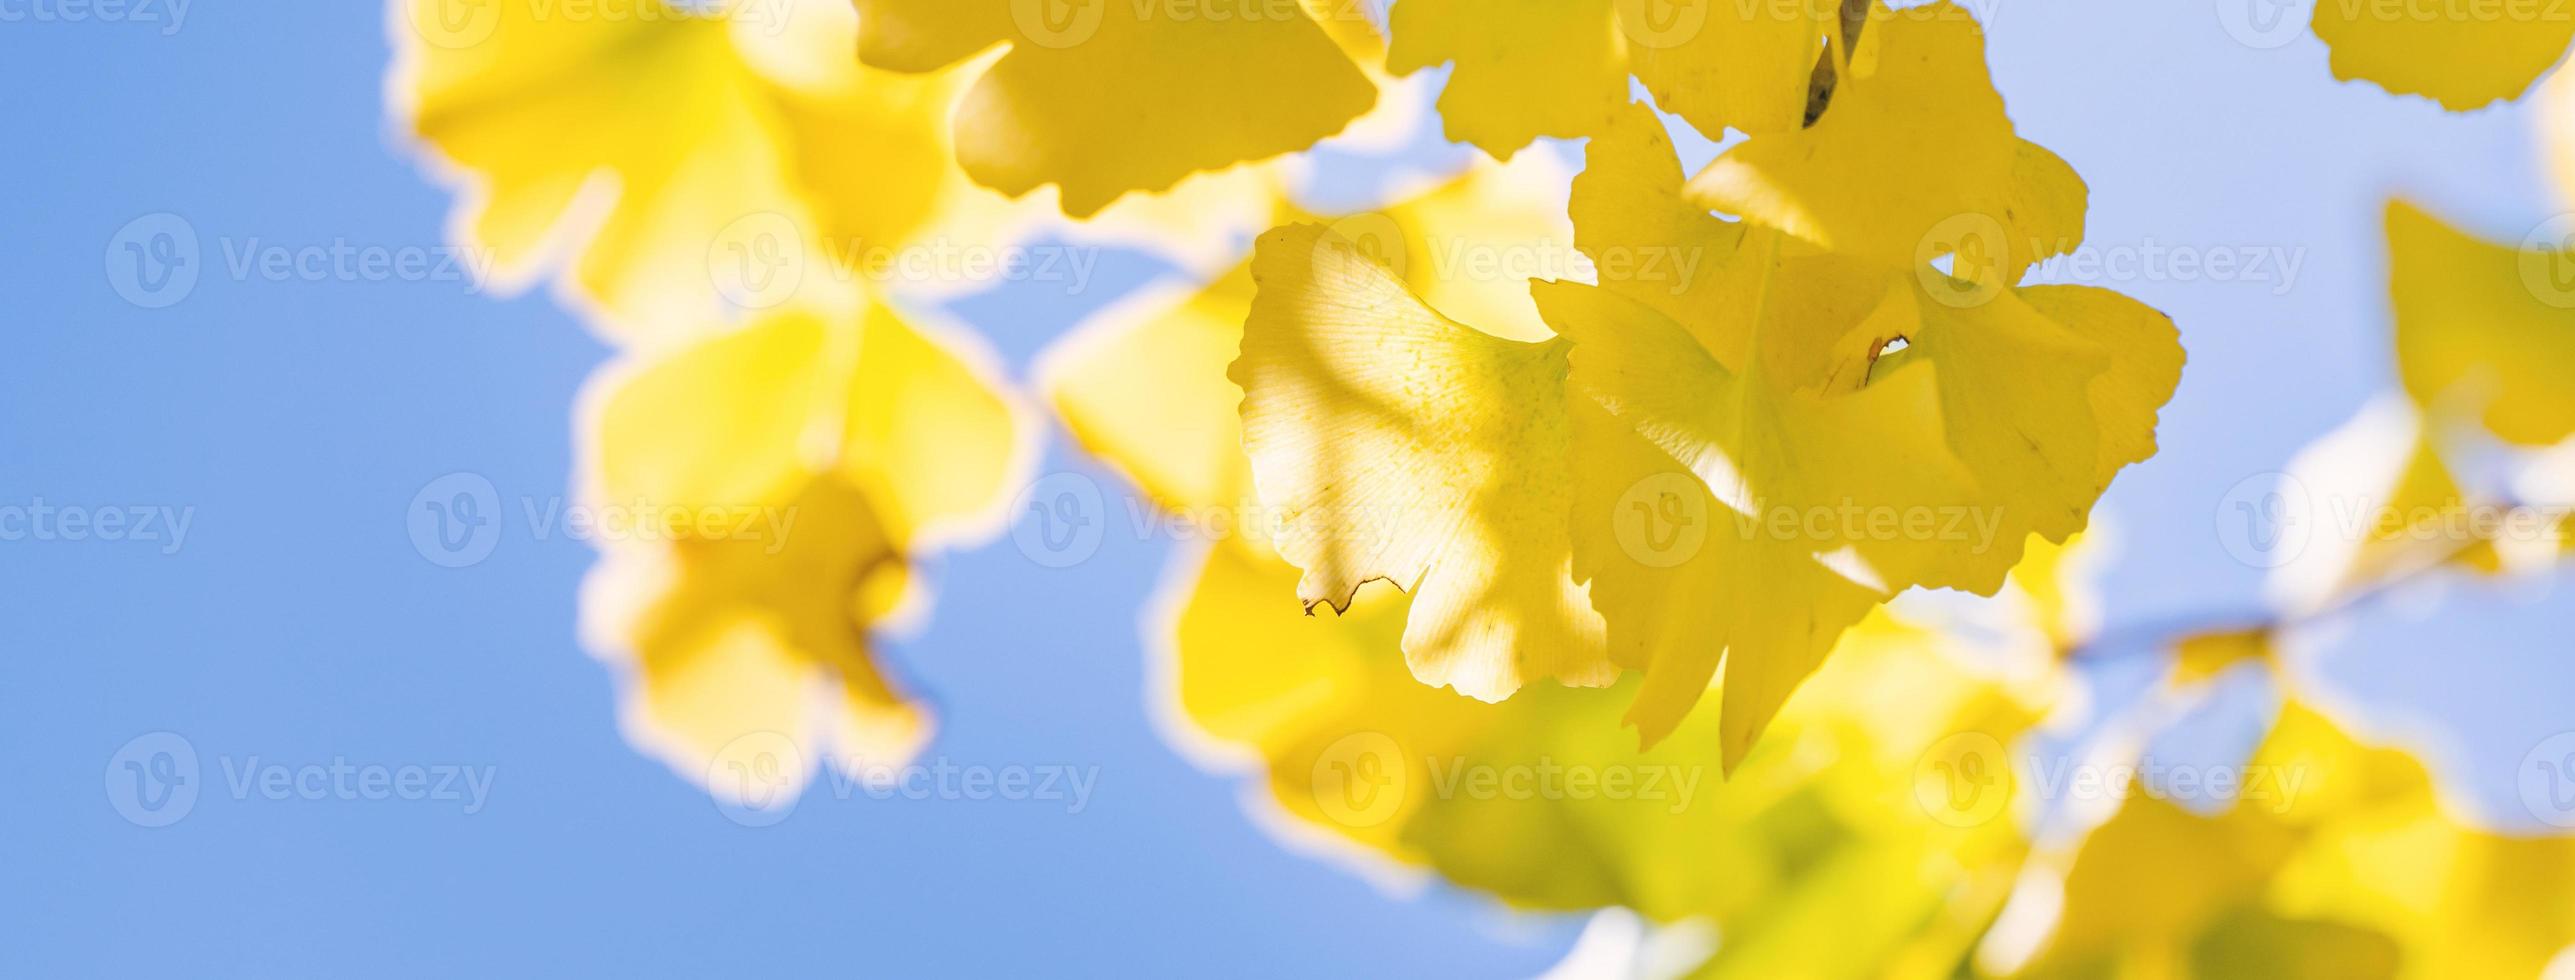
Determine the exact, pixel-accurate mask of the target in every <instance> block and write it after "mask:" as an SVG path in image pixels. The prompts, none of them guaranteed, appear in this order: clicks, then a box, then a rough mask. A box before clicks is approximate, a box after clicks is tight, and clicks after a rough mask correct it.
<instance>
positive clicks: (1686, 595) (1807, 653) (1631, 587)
mask: <svg viewBox="0 0 2575 980" xmlns="http://www.w3.org/2000/svg"><path fill="white" fill-rule="evenodd" d="M1538 296H1539V305H1540V307H1541V309H1543V310H1544V311H1545V312H1546V315H1547V317H1548V322H1549V323H1552V324H1554V325H1555V326H1556V328H1557V330H1558V331H1559V332H1561V333H1562V334H1563V335H1564V336H1565V338H1566V339H1568V340H1571V341H1572V342H1573V344H1574V347H1573V355H1572V361H1573V371H1572V374H1573V386H1574V390H1575V392H1576V393H1577V394H1578V395H1579V398H1580V401H1579V402H1578V404H1577V405H1576V407H1575V408H1574V409H1573V420H1574V444H1573V447H1572V452H1573V454H1574V456H1573V458H1574V463H1573V465H1572V471H1573V474H1574V476H1573V479H1574V490H1573V494H1572V499H1573V507H1574V517H1573V527H1574V530H1575V532H1576V533H1575V534H1574V537H1573V548H1574V564H1575V571H1576V574H1577V576H1578V577H1580V578H1583V579H1586V580H1589V581H1590V582H1591V586H1592V597H1593V602H1594V604H1595V605H1596V606H1597V607H1598V608H1599V609H1600V610H1601V612H1602V614H1603V617H1604V618H1605V619H1606V620H1607V623H1608V629H1609V644H1610V655H1611V657H1612V658H1613V659H1614V660H1616V661H1617V662H1619V663H1621V664H1624V665H1627V666H1630V667H1637V668H1641V669H1643V670H1644V671H1645V672H1646V682H1645V686H1644V689H1643V691H1642V693H1641V695H1640V696H1639V699H1638V701H1637V704H1636V707H1635V709H1634V710H1633V712H1632V713H1631V716H1630V717H1631V720H1632V721H1633V722H1634V723H1635V724H1636V725H1637V727H1638V730H1639V731H1640V732H1641V733H1642V735H1643V737H1644V739H1645V741H1646V743H1647V744H1649V745H1650V744H1653V743H1654V742H1656V741H1659V740H1661V739H1662V738H1663V737H1664V736H1665V735H1667V734H1669V733H1670V732H1671V730H1672V729H1673V727H1674V726H1676V725H1678V724H1679V722H1680V719H1681V717H1682V716H1683V715H1685V714H1687V713H1688V712H1689V710H1690V708H1691V706H1692V705H1694V704H1695V703H1696V702H1697V701H1698V699H1699V696H1700V694H1701V692H1703V691H1704V690H1705V689H1706V688H1707V686H1708V683H1709V680H1710V678H1711V677H1712V676H1713V675H1714V674H1715V672H1716V669H1717V666H1718V662H1719V658H1720V656H1721V655H1722V656H1723V657H1724V662H1725V665H1726V667H1725V671H1726V673H1725V705H1724V711H1723V714H1724V719H1725V720H1724V724H1723V727H1722V736H1723V740H1724V743H1725V758H1726V761H1727V764H1728V765H1729V766H1732V765H1733V764H1735V763H1736V762H1738V761H1740V760H1741V759H1742V757H1743V755H1744V753H1745V752H1747V751H1748V750H1749V749H1750V748H1751V745H1752V741H1753V739H1754V738H1756V737H1758V736H1759V734H1760V732H1761V729H1762V728H1763V726H1765V725H1767V724H1768V723H1769V721H1770V718H1771V716H1772V715H1774V714H1776V713H1777V712H1778V710H1779V707H1780V705H1781V704H1783V703H1784V702H1786V700H1787V698H1788V694H1789V692H1790V691H1792V690H1794V689H1795V688H1796V686H1797V684H1798V683H1799V682H1800V681H1803V680H1804V679H1805V678H1806V676H1807V675H1808V674H1810V673H1812V672H1813V671H1814V669H1815V667H1816V666H1817V665H1818V664H1819V663H1820V662H1821V660H1822V658H1823V656H1824V654H1825V652H1826V651H1827V650H1829V649H1831V647H1832V645H1833V642H1834V640H1835V639H1836V638H1837V637H1838V636H1840V634H1841V632H1842V630H1844V629H1846V628H1848V627H1849V626H1851V625H1852V624H1853V623H1856V622H1858V621H1859V620H1860V618H1861V617H1863V616H1865V615H1866V614H1867V613H1868V610H1869V609H1870V607H1872V606H1874V605H1875V604H1876V603H1878V602H1880V601H1882V600H1884V599H1885V598H1886V597H1887V596H1889V595H1891V594H1893V593H1894V592H1895V591H1897V590H1900V589H1902V588H1904V587H1906V586H1908V585H1910V584H1912V583H1913V582H1914V581H1915V580H1916V576H1918V575H1920V574H1921V573H1922V571H1923V570H1924V568H1925V567H1926V566H1927V565H1929V564H1931V563H1933V562H1936V561H1938V560H1939V556H1940V555H1941V554H1942V553H1944V552H1951V551H1959V550H1963V549H1965V548H1967V547H1969V546H1970V545H1971V544H1972V543H1973V542H1969V541H1946V540H1943V536H1942V535H1940V534H1938V533H1936V532H1937V531H1938V530H1939V529H1938V528H1937V527H1936V526H1930V527H1926V525H1934V524H1936V518H1934V516H1933V515H1934V514H1935V513H1936V512H1937V511H1938V510H1940V509H1941V508H1943V507H1955V506H1959V502H1960V501H1964V500H1966V499H1968V498H1969V494H1970V492H1971V490H1972V488H1973V478H1972V477H1971V476H1970V475H1969V474H1968V473H1967V472H1966V471H1965V470H1964V469H1963V468H1962V467H1960V466H1959V464H1958V463H1957V461H1956V460H1955V458H1953V457H1952V456H1950V455H1949V452H1948V450H1947V448H1946V445H1945V443H1944V437H1943V434H1942V428H1941V411H1942V409H1941V406H1940V404H1939V400H1938V398H1939V392H1938V385H1937V383H1936V382H1935V380H1934V370H1933V369H1932V368H1929V367H1924V368H1920V369H1916V370H1912V371H1907V372H1903V374H1902V375H1901V377H1900V378H1897V379H1891V380H1888V381H1886V382H1883V383H1879V384H1873V385H1871V386H1869V387H1867V388H1865V389H1862V390H1859V391H1855V392H1850V393H1847V394H1837V395H1829V396H1828V395H1819V394H1815V393H1811V392H1798V391H1793V390H1788V389H1785V388H1784V387H1782V386H1779V385H1777V384H1776V383H1774V382H1773V381H1772V379H1771V377H1770V376H1768V375H1767V374H1766V373H1764V372H1763V371H1762V369H1760V368H1759V367H1758V366H1756V368H1755V369H1754V370H1753V371H1751V372H1749V373H1745V374H1736V373H1734V372H1730V371H1728V370H1727V369H1726V368H1725V367H1724V366H1723V365H1720V364H1719V363H1717V361H1716V360H1715V359H1714V358H1713V357H1712V356H1710V355H1709V354H1708V353H1707V352H1706V351H1705V350H1703V349H1702V348H1700V347H1699V345H1698V344H1697V343H1696V342H1695V341H1694V340H1693V338H1692V337H1691V335H1690V334H1689V333H1688V332H1686V331H1685V330H1684V329H1683V328H1682V327H1681V326H1680V325H1679V324H1676V323H1673V322H1672V321H1671V320H1669V319H1668V318H1665V317H1663V316H1661V315H1659V314H1657V313H1655V312H1654V311H1653V310H1652V309H1651V308H1649V307H1646V306H1644V305H1643V304H1639V303H1635V302H1632V301H1629V300H1626V299H1625V298H1624V297H1621V296H1619V295H1618V294H1616V293H1613V292H1611V291H1609V290H1606V289H1603V288H1597V287H1588V286H1582V285H1578V284H1551V285H1545V286H1541V287H1539V292H1538ZM1756 364H1758V361H1757V360H1756ZM1908 513H1910V522H1911V524H1912V527H1911V528H1910V529H1908V528H1907V527H1906V524H1907V522H1908V516H1907V515H1908Z"/></svg>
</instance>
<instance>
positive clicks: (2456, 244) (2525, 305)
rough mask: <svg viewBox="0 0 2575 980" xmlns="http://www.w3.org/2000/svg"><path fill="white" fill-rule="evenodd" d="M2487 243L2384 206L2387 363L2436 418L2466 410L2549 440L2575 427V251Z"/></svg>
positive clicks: (2555, 241)
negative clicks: (2390, 341) (2391, 350)
mask: <svg viewBox="0 0 2575 980" xmlns="http://www.w3.org/2000/svg"><path fill="white" fill-rule="evenodd" d="M2570 236H2575V231H2570V232H2569V233H2568V234H2566V235H2560V236H2559V237H2554V238H2544V239H2543V238H2537V237H2536V236H2534V240H2533V241H2531V242H2529V243H2526V244H2524V245H2523V246H2522V247H2520V248H2517V249H2516V248H2514V247H2512V246H2509V245H2504V244H2499V243H2494V242H2487V241H2484V240H2482V239H2479V238H2476V237H2474V236H2471V235H2468V234H2466V233H2464V232H2461V231H2459V230H2458V229H2456V228H2452V227H2451V226H2449V225H2448V224H2445V223H2443V222H2442V221H2441V220H2440V219H2439V218H2435V217H2433V216H2432V215H2430V214H2427V213H2425V212H2423V211H2422V210H2421V209H2418V208H2416V207H2414V206H2413V205H2410V204H2407V203H2405V202H2402V201H2391V202H2389V203H2388V206H2387V248H2388V278H2389V279H2390V280H2392V285H2391V287H2390V288H2391V291H2392V293H2393V305H2394V312H2395V316H2396V361H2397V370H2398V373H2399V374H2400V375H2401V376H2402V377H2403V378H2404V380H2405V390H2406V392H2407V393H2409V394H2411V395H2413V396H2414V400H2415V402H2416V403H2417V404H2419V405H2421V406H2423V408H2424V409H2425V411H2427V412H2429V413H2431V414H2432V415H2433V416H2434V417H2435V418H2440V417H2446V416H2448V415H2450V414H2452V413H2465V414H2469V415H2473V416H2474V417H2475V418H2477V419H2478V420H2480V421H2482V422H2483V423H2484V424H2485V427H2486V428H2487V429H2488V430H2490V431H2492V432H2493V433H2494V434H2495V435H2496V436H2498V437H2501V438H2502V439H2504V440H2505V441H2507V442H2512V443H2516V444H2519V445H2524V446H2546V445H2551V444H2554V443H2556V442H2559V441H2561V440H2563V439H2565V438H2566V437H2567V436H2568V435H2570V434H2575V386H2569V385H2568V384H2567V383H2566V379H2567V378H2568V377H2575V248H2570V247H2569V244H2568V241H2567V238H2568V237H2570Z"/></svg>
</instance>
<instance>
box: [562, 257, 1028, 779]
mask: <svg viewBox="0 0 2575 980" xmlns="http://www.w3.org/2000/svg"><path fill="white" fill-rule="evenodd" d="M593 404H594V406H595V407H594V408H593V410H592V411H591V412H590V413H589V417H588V420H587V422H586V426H587V427H588V428H589V430H590V432H591V435H590V443H591V445H590V456H591V461H590V477H589V479H588V483H587V486H586V487H585V496H586V497H587V498H588V499H589V500H591V501H594V502H595V504H596V507H597V509H598V511H599V512H600V513H603V514H611V513H614V514H623V515H627V516H628V517H630V518H631V520H630V521H629V522H628V524H627V527H628V528H629V529H630V530H631V533H628V534H623V535H619V536H615V537H612V538H608V539H606V540H603V542H602V551H603V554H602V560H601V565H600V567H599V569H597V570H596V571H595V572H594V573H593V576H592V580H591V582H590V585H589V586H588V587H587V588H586V589H585V595H584V602H583V604H584V619H585V632H586V633H588V634H589V635H590V636H591V638H592V642H593V643H594V645H596V646H599V647H601V648H603V649H606V650H613V651H621V652H627V653H631V655H632V657H633V659H634V663H635V664H636V666H637V668H638V669H637V676H636V679H635V680H636V683H637V685H638V690H637V694H636V714H635V715H634V717H633V718H632V719H631V720H632V723H633V727H634V728H635V730H636V738H637V740H638V741H639V742H641V743H643V744H645V745H647V746H649V747H651V748H653V749H654V750H656V751H658V752H661V753H663V754H664V755H666V756H667V757H668V758H669V760H670V761H671V762H672V764H673V765H674V766H675V767H676V768H678V769H679V770H680V771H682V772H683V773H686V774H689V775H691V776H693V777H704V776H706V775H707V772H706V767H707V766H709V765H713V764H717V763H720V762H723V761H726V759H727V756H726V755H725V753H726V752H728V751H730V750H729V749H728V747H729V746H734V745H736V743H738V742H740V741H741V740H743V739H747V738H753V737H755V736H756V737H760V738H767V739H783V740H786V741H785V744H786V745H788V746H791V747H793V748H794V749H795V750H796V751H797V752H799V753H802V754H803V756H804V758H805V760H806V761H811V759H813V758H814V757H816V756H817V755H818V754H819V750H820V749H824V748H831V749H836V750H838V751H839V752H840V753H841V754H842V757H843V758H844V760H849V761H860V760H863V761H867V762H898V761H900V760H901V759H902V758H904V757H906V756H908V755H909V753H910V752H911V750H912V749H913V748H914V747H916V746H917V745H918V744H919V742H920V741H921V739H922V738H924V737H925V735H926V731H927V729H926V724H927V723H926V720H925V719H924V717H923V716H922V715H921V713H920V711H919V710H918V709H917V708H916V707H914V706H913V705H911V704H910V703H909V701H908V700H907V699H906V698H905V697H904V696H903V695H902V693H901V690H900V688H899V686H898V685H897V684H896V683H895V682H893V681H892V680H891V679H889V678H888V677H886V676H885V675H884V673H883V671H882V669H881V668H880V667H879V666H878V665H877V663H876V661H875V659H874V656H873V653H872V652H871V649H870V637H871V634H872V631H874V630H877V629H879V628H882V627H885V626H887V625H889V623H890V619H891V618H892V617H895V616H896V615H897V614H898V613H899V612H900V611H902V609H903V608H904V607H906V606H907V605H908V604H910V603H912V602H913V601H914V600H915V599H916V597H915V596H914V595H913V594H912V590H911V589H910V588H909V586H910V574H909V561H910V557H911V555H913V554H914V553H916V552H918V551H919V550H921V549H922V548H923V547H924V546H925V543H927V542H929V541H931V540H933V539H936V538H942V537H949V536H955V535H957V534H961V533H964V532H967V531H970V530H981V529H985V528H988V527H990V526H991V525H992V523H993V521H994V520H995V519H996V516H997V515H996V511H997V510H998V508H999V505H1000V504H1001V502H1002V501H1003V500H1004V499H1005V497H1004V493H1005V491H1006V490H1007V489H1008V487H1009V486H1010V485H1011V482H1012V480H1013V473H1014V472H1015V471H1016V470H1017V469H1018V468H1020V467H1021V466H1022V465H1023V464H1024V463H1025V461H1026V460H1025V457H1024V450H1023V449H1022V447H1020V446H1019V440H1020V433H1021V432H1023V431H1024V430H1025V426H1024V425H1023V424H1022V423H1021V422H1020V420H1019V419H1018V418H1017V417H1016V415H1015V413H1014V412H1013V410H1012V407H1011V405H1010V403H1009V402H1008V401H1007V400H1006V399H1005V398H1004V397H1003V396H1001V395H1000V394H999V393H998V392H996V391H995V390H994V389H992V388H991V387H990V386H989V382H988V381H987V380H986V378H985V376H984V374H983V373H982V372H980V371H979V370H978V369H977V368H976V367H975V366H974V365H972V364H971V363H970V362H969V361H968V360H966V359H964V358H963V357H962V356H961V355H960V354H958V353H956V352H955V351H953V350H951V349H950V347H949V346H948V345H946V344H944V343H942V342H940V341H937V340H934V339H933V338H932V337H931V336H929V335H927V334H924V333H922V332H921V331H919V330H917V329H916V328H914V327H912V326H911V325H909V324H907V323H905V322H904V321H902V320H901V319H899V318H897V317H895V316H894V315H893V314H892V313H891V312H889V311H886V310H883V309H881V308H879V309H871V310H870V311H869V312H868V313H866V314H865V315H863V316H855V317H847V318H841V317H834V316H829V315H817V314H809V313H804V312H787V313H781V314H775V315H772V316H769V317H766V318H764V319H762V320H759V321H756V322H754V323H752V324H750V325H748V326H745V327H743V328H741V329H739V330H735V331H732V332H729V333H722V334H717V335H715V336H713V337H710V338H708V339H706V340H703V341H700V342H698V343H696V344H693V345H686V346H681V347H676V348H673V349H671V350H669V351H667V352H663V353H659V354H654V355H647V356H646V357H645V358H644V360H643V362H642V363H641V364H639V365H638V366H635V367H633V368H629V369H625V370H622V371H618V372H615V373H612V374H610V375H608V376H607V378H606V380H605V381H603V382H602V387H601V389H600V392H599V394H598V396H597V397H596V399H595V400H594V403H593ZM802 775H803V774H802V772H801V771H798V772H793V773H785V774H783V776H785V777H787V778H788V779H789V780H790V785H792V782H793V781H798V780H801V778H802ZM717 788H718V789H719V790H720V789H721V787H717Z"/></svg>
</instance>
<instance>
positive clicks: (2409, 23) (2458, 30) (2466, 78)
mask: <svg viewBox="0 0 2575 980" xmlns="http://www.w3.org/2000/svg"><path fill="white" fill-rule="evenodd" d="M2309 24H2310V25H2311V26H2313V27H2314V28H2315V31H2316V36H2317V37H2319V38H2322V39H2324V42H2325V47H2326V48H2327V49H2329V50H2331V51H2332V52H2333V55H2332V65H2333V72H2334V77H2335V78H2339V79H2342V80H2344V81H2356V80H2357V81H2368V82H2372V83H2375V84H2377V85H2378V86H2379V87H2380V88H2384V89H2386V90H2388V91H2389V92H2392V93H2395V94H2397V95H2420V96H2425V97H2428V98H2430V99H2432V100H2433V101H2435V102H2438V103H2440V104H2441V107H2442V108H2444V109H2448V110H2450V111H2452V112H2460V111H2464V110H2468V109H2475V108H2478V107H2481V106H2484V105H2487V104H2489V103H2493V102H2497V101H2503V100H2509V99H2517V98H2520V97H2521V94H2522V93H2523V92H2525V91H2528V90H2529V88H2530V86H2531V83H2532V82H2535V81H2538V80H2539V76H2540V73H2542V72H2545V71H2547V70H2548V68H2549V66H2550V65H2554V64H2556V63H2557V61H2558V59H2559V58H2562V57H2565V55H2566V45H2567V42H2568V41H2570V40H2575V17H2570V16H2567V15H2566V12H2565V11H2563V10H2559V9H2557V8H2555V7H2554V6H2553V5H2551V4H2545V3H2490V4H2475V5H2439V4H2428V5H2427V4H2410V3H2389V2H2362V0H2336V2H2329V3H2319V4H2316V12H2315V15H2314V17H2313V18H2312V19H2311V20H2310V21H2309Z"/></svg>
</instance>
